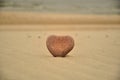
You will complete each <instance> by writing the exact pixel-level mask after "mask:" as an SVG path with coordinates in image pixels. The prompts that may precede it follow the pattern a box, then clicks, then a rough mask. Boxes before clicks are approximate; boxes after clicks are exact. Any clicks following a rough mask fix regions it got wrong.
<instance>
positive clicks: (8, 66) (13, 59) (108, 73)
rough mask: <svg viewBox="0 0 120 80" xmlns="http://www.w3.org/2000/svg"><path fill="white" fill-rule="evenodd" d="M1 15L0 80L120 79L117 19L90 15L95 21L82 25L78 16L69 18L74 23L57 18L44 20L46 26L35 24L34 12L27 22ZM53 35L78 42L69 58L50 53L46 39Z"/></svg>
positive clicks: (119, 33) (119, 43)
mask: <svg viewBox="0 0 120 80" xmlns="http://www.w3.org/2000/svg"><path fill="white" fill-rule="evenodd" d="M0 14H2V15H4V16H1V15H0V17H1V18H0V24H1V25H0V80H120V76H119V74H120V24H119V18H118V17H112V18H111V19H110V18H109V19H107V18H105V17H103V18H101V17H100V16H98V17H100V18H101V20H98V19H97V18H98V17H95V16H90V18H94V19H96V20H94V21H88V23H87V22H84V24H82V22H81V21H84V19H83V18H82V20H81V21H78V23H76V22H75V21H74V20H75V19H76V18H77V17H76V18H75V17H71V16H70V18H72V19H73V18H74V20H73V24H72V23H70V22H71V21H72V20H70V21H68V22H67V20H68V18H65V21H66V22H65V23H64V20H63V21H62V19H63V18H64V17H60V16H58V17H57V18H52V17H51V18H52V19H53V21H52V20H49V19H47V18H45V19H46V20H45V21H44V20H43V23H41V22H39V20H40V18H38V19H37V20H36V19H35V20H36V21H38V22H34V19H33V20H32V21H33V24H32V23H29V22H32V21H31V20H29V19H31V17H30V16H31V13H30V16H29V15H28V16H29V18H27V20H24V18H23V17H22V18H21V17H20V16H19V19H17V18H14V17H11V16H10V15H11V14H7V13H5V14H3V13H0ZM13 14H15V13H13ZM20 14H21V13H20ZM22 14H23V13H22ZM7 15H9V16H7ZM23 16H24V15H23ZM28 16H24V17H28ZM33 16H35V15H33ZM17 17H18V15H17ZM65 17H66V16H65ZM81 17H82V16H81ZM84 17H85V16H84ZM20 18H21V20H20ZM36 18H37V16H36ZM56 19H57V20H58V21H56V22H55V24H54V21H55V20H56ZM59 19H61V22H59ZM102 19H103V21H102ZM79 20H80V19H79ZM89 20H90V19H89ZM97 20H98V21H97ZM104 20H105V21H106V22H104ZM112 20H113V21H112ZM25 21H26V22H25ZM41 21H42V20H41ZM49 21H50V22H49ZM95 21H96V23H95ZM109 22H111V23H109ZM26 23H27V24H26ZM35 23H37V24H35ZM40 23H41V24H40ZM56 23H57V24H56ZM80 23H81V24H80ZM21 24H22V25H21ZM53 34H54V35H69V36H71V37H73V39H74V40H75V46H74V49H73V50H72V51H71V52H70V53H69V54H68V55H67V56H66V57H64V58H62V57H53V56H52V55H51V54H50V52H49V51H48V49H47V47H46V39H47V37H48V36H50V35H53Z"/></svg>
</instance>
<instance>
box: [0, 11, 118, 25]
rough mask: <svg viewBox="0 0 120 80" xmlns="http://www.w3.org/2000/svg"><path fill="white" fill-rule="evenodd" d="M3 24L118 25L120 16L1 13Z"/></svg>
mask: <svg viewBox="0 0 120 80" xmlns="http://www.w3.org/2000/svg"><path fill="white" fill-rule="evenodd" d="M3 24H120V16H119V15H80V14H52V13H49V14H48V13H39V12H10V11H8V12H5V11H1V12H0V25H3Z"/></svg>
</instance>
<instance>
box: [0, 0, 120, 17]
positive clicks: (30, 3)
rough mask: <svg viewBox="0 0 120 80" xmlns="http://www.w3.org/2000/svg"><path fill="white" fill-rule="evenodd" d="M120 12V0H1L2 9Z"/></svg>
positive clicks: (56, 11)
mask: <svg viewBox="0 0 120 80" xmlns="http://www.w3.org/2000/svg"><path fill="white" fill-rule="evenodd" d="M4 10H5V11H6V10H7V11H9V10H10V11H11V10H15V11H38V12H49V13H77V14H117V15H119V14H120V0H0V11H4Z"/></svg>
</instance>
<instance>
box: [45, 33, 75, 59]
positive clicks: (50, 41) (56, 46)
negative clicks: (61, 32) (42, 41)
mask: <svg viewBox="0 0 120 80" xmlns="http://www.w3.org/2000/svg"><path fill="white" fill-rule="evenodd" d="M46 45H47V48H48V50H49V51H50V53H51V54H52V55H53V56H54V57H65V56H66V55H67V54H68V53H69V52H70V51H71V50H72V49H73V47H74V40H73V38H72V37H70V36H56V35H51V36H49V37H48V38H47V41H46Z"/></svg>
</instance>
